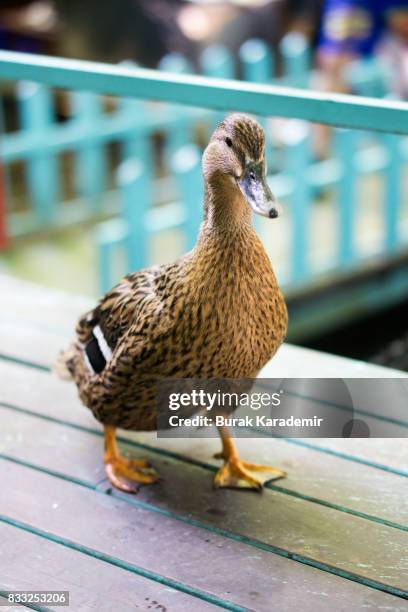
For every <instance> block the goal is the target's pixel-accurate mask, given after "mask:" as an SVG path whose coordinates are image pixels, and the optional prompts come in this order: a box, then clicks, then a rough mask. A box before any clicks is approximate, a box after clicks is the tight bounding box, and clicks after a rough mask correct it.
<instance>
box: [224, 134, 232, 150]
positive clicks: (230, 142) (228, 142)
mask: <svg viewBox="0 0 408 612" xmlns="http://www.w3.org/2000/svg"><path fill="white" fill-rule="evenodd" d="M225 142H226V143H227V145H228V146H229V147H232V140H231V138H230V137H229V136H227V137H226V139H225Z"/></svg>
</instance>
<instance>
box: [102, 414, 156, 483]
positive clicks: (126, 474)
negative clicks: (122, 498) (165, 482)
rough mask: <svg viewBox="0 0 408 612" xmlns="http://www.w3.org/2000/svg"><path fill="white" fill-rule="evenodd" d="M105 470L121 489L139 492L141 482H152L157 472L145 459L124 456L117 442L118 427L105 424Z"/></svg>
mask: <svg viewBox="0 0 408 612" xmlns="http://www.w3.org/2000/svg"><path fill="white" fill-rule="evenodd" d="M104 433H105V454H104V461H105V472H106V476H107V477H108V480H109V481H110V482H111V484H112V485H113V486H114V487H115V488H116V489H119V490H120V491H125V492H126V493H137V492H138V490H139V485H140V484H152V483H153V482H156V480H157V474H156V472H155V471H154V470H153V469H152V468H150V467H149V464H148V462H147V461H144V460H143V459H128V458H126V457H122V456H121V454H120V452H119V449H118V445H117V443H116V428H115V427H112V426H110V425H105V427H104Z"/></svg>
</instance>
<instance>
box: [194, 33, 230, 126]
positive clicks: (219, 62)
mask: <svg viewBox="0 0 408 612" xmlns="http://www.w3.org/2000/svg"><path fill="white" fill-rule="evenodd" d="M200 66H201V71H202V73H203V74H205V75H206V76H210V77H215V78H218V79H233V78H234V76H235V66H234V60H233V57H232V55H231V53H230V52H229V51H228V49H226V48H225V47H223V46H222V45H212V46H210V47H207V48H206V49H204V51H203V52H202V53H201V56H200ZM225 115H226V112H222V111H221V112H220V111H214V113H212V121H211V126H210V127H211V128H214V127H215V126H216V125H218V123H220V122H221V121H222V120H223V119H224V117H225Z"/></svg>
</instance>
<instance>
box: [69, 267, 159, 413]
mask: <svg viewBox="0 0 408 612" xmlns="http://www.w3.org/2000/svg"><path fill="white" fill-rule="evenodd" d="M158 277H160V269H159V268H149V269H148V270H142V271H140V272H137V273H135V274H132V275H129V276H127V277H125V278H124V279H123V281H122V282H121V283H119V284H118V285H117V286H116V287H114V288H113V289H112V290H111V291H110V292H108V293H107V294H106V295H105V296H104V297H103V298H102V299H101V300H100V301H99V303H98V305H97V306H96V308H94V309H93V310H91V311H89V312H87V313H86V314H85V315H84V316H83V317H81V318H80V320H79V322H78V325H77V338H78V343H77V347H76V350H75V352H74V356H71V357H70V361H69V363H67V367H68V369H69V371H70V372H71V375H72V377H73V378H74V379H75V382H76V384H77V386H78V388H79V391H80V395H81V399H82V400H83V402H84V403H85V404H86V405H88V406H89V407H92V408H94V406H95V403H98V404H101V403H103V402H105V404H106V403H110V402H111V401H112V398H114V397H115V393H116V392H118V391H120V390H121V387H122V386H123V385H124V384H128V383H129V378H130V377H133V378H134V377H136V378H137V375H138V371H139V370H140V372H143V371H144V365H143V364H146V360H148V359H149V357H150V358H151V357H152V352H154V351H156V350H159V341H158V338H160V336H163V334H165V333H166V329H167V327H166V326H168V325H169V322H168V321H166V319H165V318H164V317H163V316H161V315H162V310H163V303H162V298H161V295H160V294H159V293H158V291H157V286H158V283H157V278H158Z"/></svg>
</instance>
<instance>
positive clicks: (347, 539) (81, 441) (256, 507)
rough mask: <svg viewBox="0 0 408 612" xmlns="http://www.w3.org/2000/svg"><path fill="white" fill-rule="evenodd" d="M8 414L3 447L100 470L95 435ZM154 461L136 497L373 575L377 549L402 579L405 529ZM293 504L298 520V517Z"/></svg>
mask: <svg viewBox="0 0 408 612" xmlns="http://www.w3.org/2000/svg"><path fill="white" fill-rule="evenodd" d="M4 412H7V411H6V410H3V411H1V412H0V415H1V414H4ZM10 417H11V414H10V412H8V414H6V415H5V417H4V416H3V419H2V420H0V428H3V427H4V426H5V425H6V424H7V421H11V418H10ZM13 421H14V423H13V424H12V425H9V426H8V431H10V429H11V435H9V436H8V442H9V443H8V444H7V440H6V442H5V444H4V447H3V449H2V452H3V453H4V454H5V455H7V456H9V457H13V458H16V459H19V460H23V461H26V462H28V463H30V464H34V465H36V466H39V467H42V468H45V469H47V470H52V471H57V472H59V473H60V474H62V475H65V476H68V477H70V478H75V479H80V480H82V481H83V482H84V483H85V484H86V485H92V486H97V484H98V483H99V482H100V481H101V479H102V478H103V472H102V465H101V464H102V462H101V444H100V439H99V438H98V437H96V436H92V435H91V434H87V433H85V432H76V433H75V439H74V440H73V441H72V440H71V436H69V435H68V434H67V431H66V428H64V427H63V426H61V425H57V424H54V423H44V422H38V421H37V422H36V421H34V422H33V418H32V417H28V416H26V415H17V414H16V415H15V416H13ZM30 421H31V422H30ZM13 428H15V429H14V432H15V433H14V436H13V434H12V432H13ZM44 441H46V442H44ZM141 454H143V453H141V452H139V453H138V455H139V456H140V455H141ZM155 465H156V466H157V468H158V469H159V470H160V473H161V475H162V477H163V478H164V482H162V483H159V484H158V485H156V486H154V487H150V488H149V489H145V493H144V495H143V496H141V497H140V496H139V499H147V501H148V502H149V503H153V504H154V505H155V506H159V507H161V508H164V509H165V510H166V511H169V512H171V513H176V514H177V515H181V516H184V517H185V518H188V517H192V518H194V519H197V520H200V521H204V522H206V523H208V524H209V525H214V526H216V527H218V528H225V529H228V530H230V531H232V532H236V533H240V534H242V535H244V536H247V537H250V538H252V539H255V540H258V541H261V542H264V543H266V544H268V545H271V546H275V547H279V548H283V549H285V550H290V551H292V552H296V553H298V554H299V555H304V556H307V557H310V558H312V559H315V560H316V561H317V562H321V563H327V564H330V565H334V566H338V567H342V568H343V569H345V570H347V571H350V572H352V571H353V570H354V568H355V566H356V564H357V566H358V567H359V568H360V569H359V572H358V573H359V574H360V575H362V576H365V577H367V578H369V579H373V580H377V581H379V582H381V581H382V580H383V570H382V567H381V566H378V565H377V564H376V562H375V560H376V559H378V558H379V556H381V557H382V559H383V562H384V563H385V564H386V566H387V568H388V570H387V575H388V577H387V584H391V585H392V586H395V587H397V588H404V586H405V579H404V576H408V562H404V561H403V560H402V558H403V557H404V551H405V550H406V549H408V531H407V532H404V531H400V530H398V529H394V528H390V527H388V526H384V525H381V524H379V523H376V522H372V521H368V522H367V523H364V522H363V521H362V520H361V519H360V518H356V517H354V516H350V515H349V514H347V513H341V512H338V511H336V510H333V509H331V508H327V507H325V506H322V505H319V504H313V503H311V502H308V501H305V500H299V499H297V498H294V497H292V496H288V495H285V494H283V493H281V492H278V491H274V492H272V491H267V492H265V494H264V495H262V496H256V495H245V494H244V495H242V492H241V494H237V492H234V491H232V492H231V491H221V492H217V493H215V492H214V491H213V489H212V483H211V474H208V473H206V472H204V471H203V470H202V469H200V468H199V467H196V466H194V465H188V464H187V465H186V464H183V463H182V462H179V461H175V460H173V459H171V458H168V457H167V458H164V457H161V458H156V459H155ZM300 505H302V521H301V522H299V520H298V519H297V516H298V512H299V506H300ZM230 508H233V509H234V512H233V513H230V512H229V509H230ZM248 516H261V517H265V518H266V517H267V522H264V521H262V520H261V521H254V522H249V521H248ZM22 520H24V519H22ZM334 522H335V524H336V529H335V530H334V529H333V524H334ZM351 534H352V537H351ZM136 535H137V534H136ZM163 537H164V536H163ZM362 543H364V545H363V546H362ZM345 551H347V554H345Z"/></svg>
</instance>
